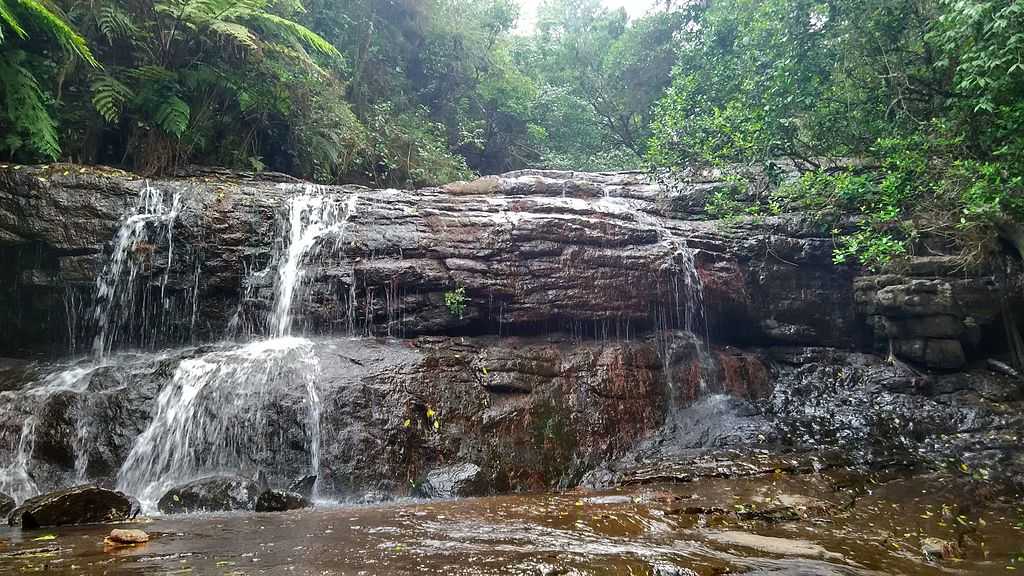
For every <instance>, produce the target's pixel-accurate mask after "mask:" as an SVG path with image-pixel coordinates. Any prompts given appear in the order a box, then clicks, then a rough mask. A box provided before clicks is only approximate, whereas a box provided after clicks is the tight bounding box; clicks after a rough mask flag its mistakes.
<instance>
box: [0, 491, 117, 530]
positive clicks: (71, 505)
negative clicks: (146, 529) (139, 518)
mask: <svg viewBox="0 0 1024 576" xmlns="http://www.w3.org/2000/svg"><path fill="white" fill-rule="evenodd" d="M131 511H132V502H131V500H130V499H129V498H128V497H127V496H125V495H124V494H122V493H120V492H115V491H113V490H106V489H104V488H99V487H97V486H93V485H91V484H88V485H85V486H77V487H75V488H68V489H66V490H58V491H56V492H51V493H49V494H43V495H41V496H36V497H35V498H29V499H28V500H26V501H25V502H23V503H22V505H21V506H18V507H17V508H15V509H14V510H13V511H12V512H11V513H10V516H8V518H7V522H8V524H10V525H11V526H21V527H22V528H25V529H32V528H39V527H40V526H69V525H74V524H93V523H97V522H120V521H124V520H127V519H129V518H130V517H131Z"/></svg>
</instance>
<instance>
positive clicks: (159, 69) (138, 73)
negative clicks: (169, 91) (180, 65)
mask: <svg viewBox="0 0 1024 576" xmlns="http://www.w3.org/2000/svg"><path fill="white" fill-rule="evenodd" d="M128 75H129V76H131V77H132V78H135V79H136V80H141V81H143V82H146V83H149V84H156V83H162V82H173V81H174V80H175V79H176V75H175V73H174V72H171V71H170V70H168V69H167V68H164V67H163V66H139V67H138V68H133V69H132V70H129V71H128Z"/></svg>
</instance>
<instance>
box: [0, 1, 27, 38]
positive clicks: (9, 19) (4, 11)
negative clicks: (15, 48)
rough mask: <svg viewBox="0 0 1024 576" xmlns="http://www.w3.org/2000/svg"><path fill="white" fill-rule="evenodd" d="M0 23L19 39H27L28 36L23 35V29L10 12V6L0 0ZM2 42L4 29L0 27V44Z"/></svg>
mask: <svg viewBox="0 0 1024 576" xmlns="http://www.w3.org/2000/svg"><path fill="white" fill-rule="evenodd" d="M0 22H3V23H5V24H7V25H8V26H10V27H11V30H14V33H15V34H17V35H18V37H20V38H27V37H28V35H27V34H26V33H25V29H24V28H22V27H21V24H20V23H19V22H18V19H17V18H15V17H14V13H13V12H11V8H10V6H8V5H7V0H0ZM3 41H4V27H3V26H0V42H3Z"/></svg>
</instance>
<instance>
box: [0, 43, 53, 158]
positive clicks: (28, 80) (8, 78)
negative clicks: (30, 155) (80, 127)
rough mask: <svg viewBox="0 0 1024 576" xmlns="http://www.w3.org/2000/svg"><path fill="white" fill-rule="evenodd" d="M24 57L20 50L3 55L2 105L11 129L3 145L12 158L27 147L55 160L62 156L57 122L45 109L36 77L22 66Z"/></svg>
mask: <svg viewBox="0 0 1024 576" xmlns="http://www.w3.org/2000/svg"><path fill="white" fill-rule="evenodd" d="M24 55H25V53H24V52H21V51H20V50H18V51H13V52H8V53H6V54H5V53H0V102H2V103H3V106H4V113H5V115H6V119H5V120H6V122H7V123H9V124H10V128H11V130H10V134H8V136H7V138H5V143H4V145H5V147H6V148H7V149H8V151H9V152H10V153H11V154H12V155H13V154H15V153H16V152H18V150H19V149H20V148H23V147H26V144H27V147H28V148H30V149H31V150H32V151H34V152H35V153H37V154H39V155H40V156H43V157H45V158H47V159H50V160H56V159H57V157H58V156H60V143H59V142H58V139H57V123H56V122H54V120H53V118H52V117H51V116H50V113H49V111H47V109H46V101H45V98H44V96H43V91H42V90H41V89H40V88H39V84H38V83H37V82H36V79H35V76H33V75H32V72H30V71H29V70H28V69H27V68H25V67H24V66H22V65H21V60H22V59H23V58H24ZM26 138H27V140H26Z"/></svg>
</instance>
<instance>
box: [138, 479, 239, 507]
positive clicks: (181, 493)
mask: <svg viewBox="0 0 1024 576" xmlns="http://www.w3.org/2000/svg"><path fill="white" fill-rule="evenodd" d="M258 495H259V487H258V486H257V485H256V483H255V482H253V481H252V480H249V479H247V478H242V477H240V476H210V477H207V478H200V479H199V480H194V481H192V482H189V483H188V484H184V485H182V486H178V487H176V488H172V489H171V490H169V491H168V492H167V493H166V494H164V496H163V497H162V498H160V501H159V502H158V503H157V507H158V508H159V509H160V511H161V512H163V513H164V514H182V513H189V512H227V511H231V510H253V509H254V508H255V507H256V498H257V496H258Z"/></svg>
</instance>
